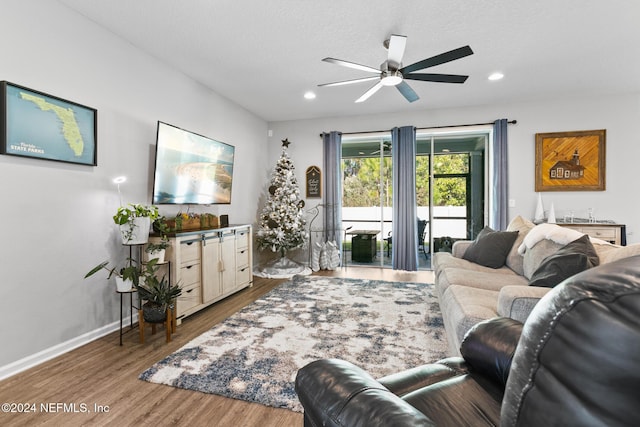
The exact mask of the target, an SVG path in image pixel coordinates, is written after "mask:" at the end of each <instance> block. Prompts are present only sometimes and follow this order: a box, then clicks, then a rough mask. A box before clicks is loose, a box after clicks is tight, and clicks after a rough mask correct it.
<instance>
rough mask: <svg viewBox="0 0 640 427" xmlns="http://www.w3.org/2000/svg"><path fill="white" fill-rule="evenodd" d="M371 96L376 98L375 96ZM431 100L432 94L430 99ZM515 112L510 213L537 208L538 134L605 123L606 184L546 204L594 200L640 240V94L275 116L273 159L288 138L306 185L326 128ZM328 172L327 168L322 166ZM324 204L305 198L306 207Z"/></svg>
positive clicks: (576, 207) (582, 205)
mask: <svg viewBox="0 0 640 427" xmlns="http://www.w3.org/2000/svg"><path fill="white" fill-rule="evenodd" d="M367 102H376V101H375V99H373V98H372V99H371V100H369V101H367ZM425 103H426V104H428V100H427V101H425ZM499 118H508V119H509V120H513V119H516V120H517V121H518V123H517V124H516V125H509V128H508V132H509V197H510V198H512V199H515V201H516V207H515V208H510V209H509V215H510V217H511V218H513V217H514V216H516V215H523V216H525V217H528V218H532V217H533V215H534V212H535V204H536V200H537V198H536V197H537V193H535V191H534V188H535V168H534V165H535V158H534V156H535V134H536V133H540V132H560V131H575V130H592V129H606V130H607V143H606V163H607V164H606V191H588V192H584V191H577V192H544V193H542V199H543V202H544V204H545V209H548V208H549V206H550V205H551V203H554V206H555V212H556V217H557V218H562V216H563V215H565V213H568V212H569V211H571V210H573V211H574V212H575V215H576V216H580V217H586V216H587V209H588V208H590V207H593V208H594V210H595V215H596V217H597V218H599V219H611V220H615V221H616V222H619V223H622V224H626V225H627V233H628V242H629V243H637V242H640V238H639V237H638V234H639V233H640V198H638V197H637V192H636V191H634V189H635V181H636V180H637V179H636V177H635V173H634V171H635V170H636V168H637V161H638V160H637V159H639V158H640V144H638V138H639V137H638V130H637V127H636V126H637V123H638V121H639V119H640V94H638V93H632V94H623V95H609V96H600V97H584V98H575V99H546V100H541V101H539V102H529V103H519V104H509V105H487V106H482V107H474V108H459V109H449V110H416V111H415V112H412V113H404V114H389V115H370V116H354V117H340V118H331V119H318V120H297V121H288V122H273V123H269V129H271V130H272V131H273V136H272V137H271V138H270V151H269V152H270V155H271V161H272V162H275V160H276V159H277V156H278V154H279V151H278V150H279V149H278V147H279V146H280V140H281V139H284V138H288V139H289V140H290V141H292V142H293V143H292V144H291V145H290V148H289V154H290V155H291V158H292V161H293V162H294V164H295V165H296V172H297V177H298V180H299V182H300V183H301V189H302V191H303V192H304V171H305V170H306V168H307V167H309V166H310V165H318V166H320V168H321V169H323V167H322V142H321V139H320V137H319V134H320V133H321V132H323V131H332V130H337V131H342V132H366V131H377V130H389V129H391V128H393V127H394V126H405V125H415V126H417V127H419V128H421V127H425V128H426V127H430V126H448V125H457V124H475V123H485V122H493V121H494V120H495V119H499ZM323 173H324V170H323ZM317 203H319V201H318V199H313V200H307V206H314V205H316V204H317Z"/></svg>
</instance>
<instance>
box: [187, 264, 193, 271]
mask: <svg viewBox="0 0 640 427" xmlns="http://www.w3.org/2000/svg"><path fill="white" fill-rule="evenodd" d="M191 267H193V265H187V266H186V267H185V268H186V269H187V270H189V269H191Z"/></svg>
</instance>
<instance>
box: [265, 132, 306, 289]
mask: <svg viewBox="0 0 640 427" xmlns="http://www.w3.org/2000/svg"><path fill="white" fill-rule="evenodd" d="M289 144H290V142H289V140H288V139H284V140H283V141H282V154H281V155H280V159H279V160H278V163H277V164H276V167H275V169H274V171H273V174H272V176H271V182H270V185H269V194H268V196H267V197H268V198H267V202H266V204H265V206H264V208H263V209H262V213H261V214H260V227H259V230H258V232H257V234H256V240H257V242H258V247H259V248H260V249H268V250H270V251H272V252H275V253H279V254H280V258H279V259H278V260H277V261H275V262H273V263H271V264H270V265H268V266H266V267H263V268H262V270H263V272H264V273H265V274H266V275H272V276H274V275H290V274H298V273H300V272H302V271H303V270H304V269H305V267H304V266H302V265H300V264H298V263H296V262H294V261H292V260H290V259H288V258H287V252H289V251H291V250H293V249H297V248H300V247H302V246H304V245H305V243H306V242H307V240H308V234H307V231H306V228H305V225H306V221H305V220H304V217H303V214H304V212H303V208H304V200H302V198H301V197H300V188H299V187H298V181H297V179H296V175H295V173H294V172H295V167H294V166H293V162H292V161H291V158H290V157H289V154H288V153H287V148H288V147H289Z"/></svg>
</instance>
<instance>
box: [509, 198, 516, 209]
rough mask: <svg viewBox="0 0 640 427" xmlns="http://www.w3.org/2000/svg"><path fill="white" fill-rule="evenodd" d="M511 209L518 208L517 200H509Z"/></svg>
mask: <svg viewBox="0 0 640 427" xmlns="http://www.w3.org/2000/svg"><path fill="white" fill-rule="evenodd" d="M509 207H510V208H515V207H516V199H509Z"/></svg>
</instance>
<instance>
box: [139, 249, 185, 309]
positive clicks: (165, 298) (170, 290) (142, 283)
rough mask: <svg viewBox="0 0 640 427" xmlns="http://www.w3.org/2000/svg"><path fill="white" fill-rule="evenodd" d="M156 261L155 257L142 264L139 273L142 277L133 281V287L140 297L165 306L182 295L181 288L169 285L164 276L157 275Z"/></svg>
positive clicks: (176, 285)
mask: <svg viewBox="0 0 640 427" xmlns="http://www.w3.org/2000/svg"><path fill="white" fill-rule="evenodd" d="M157 262H158V260H157V259H152V260H150V261H149V262H147V263H146V264H144V268H143V269H142V274H141V277H142V278H143V279H142V280H139V281H138V283H137V284H136V283H135V282H134V287H135V288H136V290H137V291H138V295H139V296H140V299H142V300H145V301H150V302H152V303H155V304H157V305H162V306H167V305H170V304H172V303H173V301H174V300H175V299H176V298H178V297H179V296H180V295H182V288H181V287H180V286H179V285H178V284H175V285H170V284H169V280H167V278H166V276H161V277H159V276H158V269H159V266H158V265H157Z"/></svg>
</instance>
